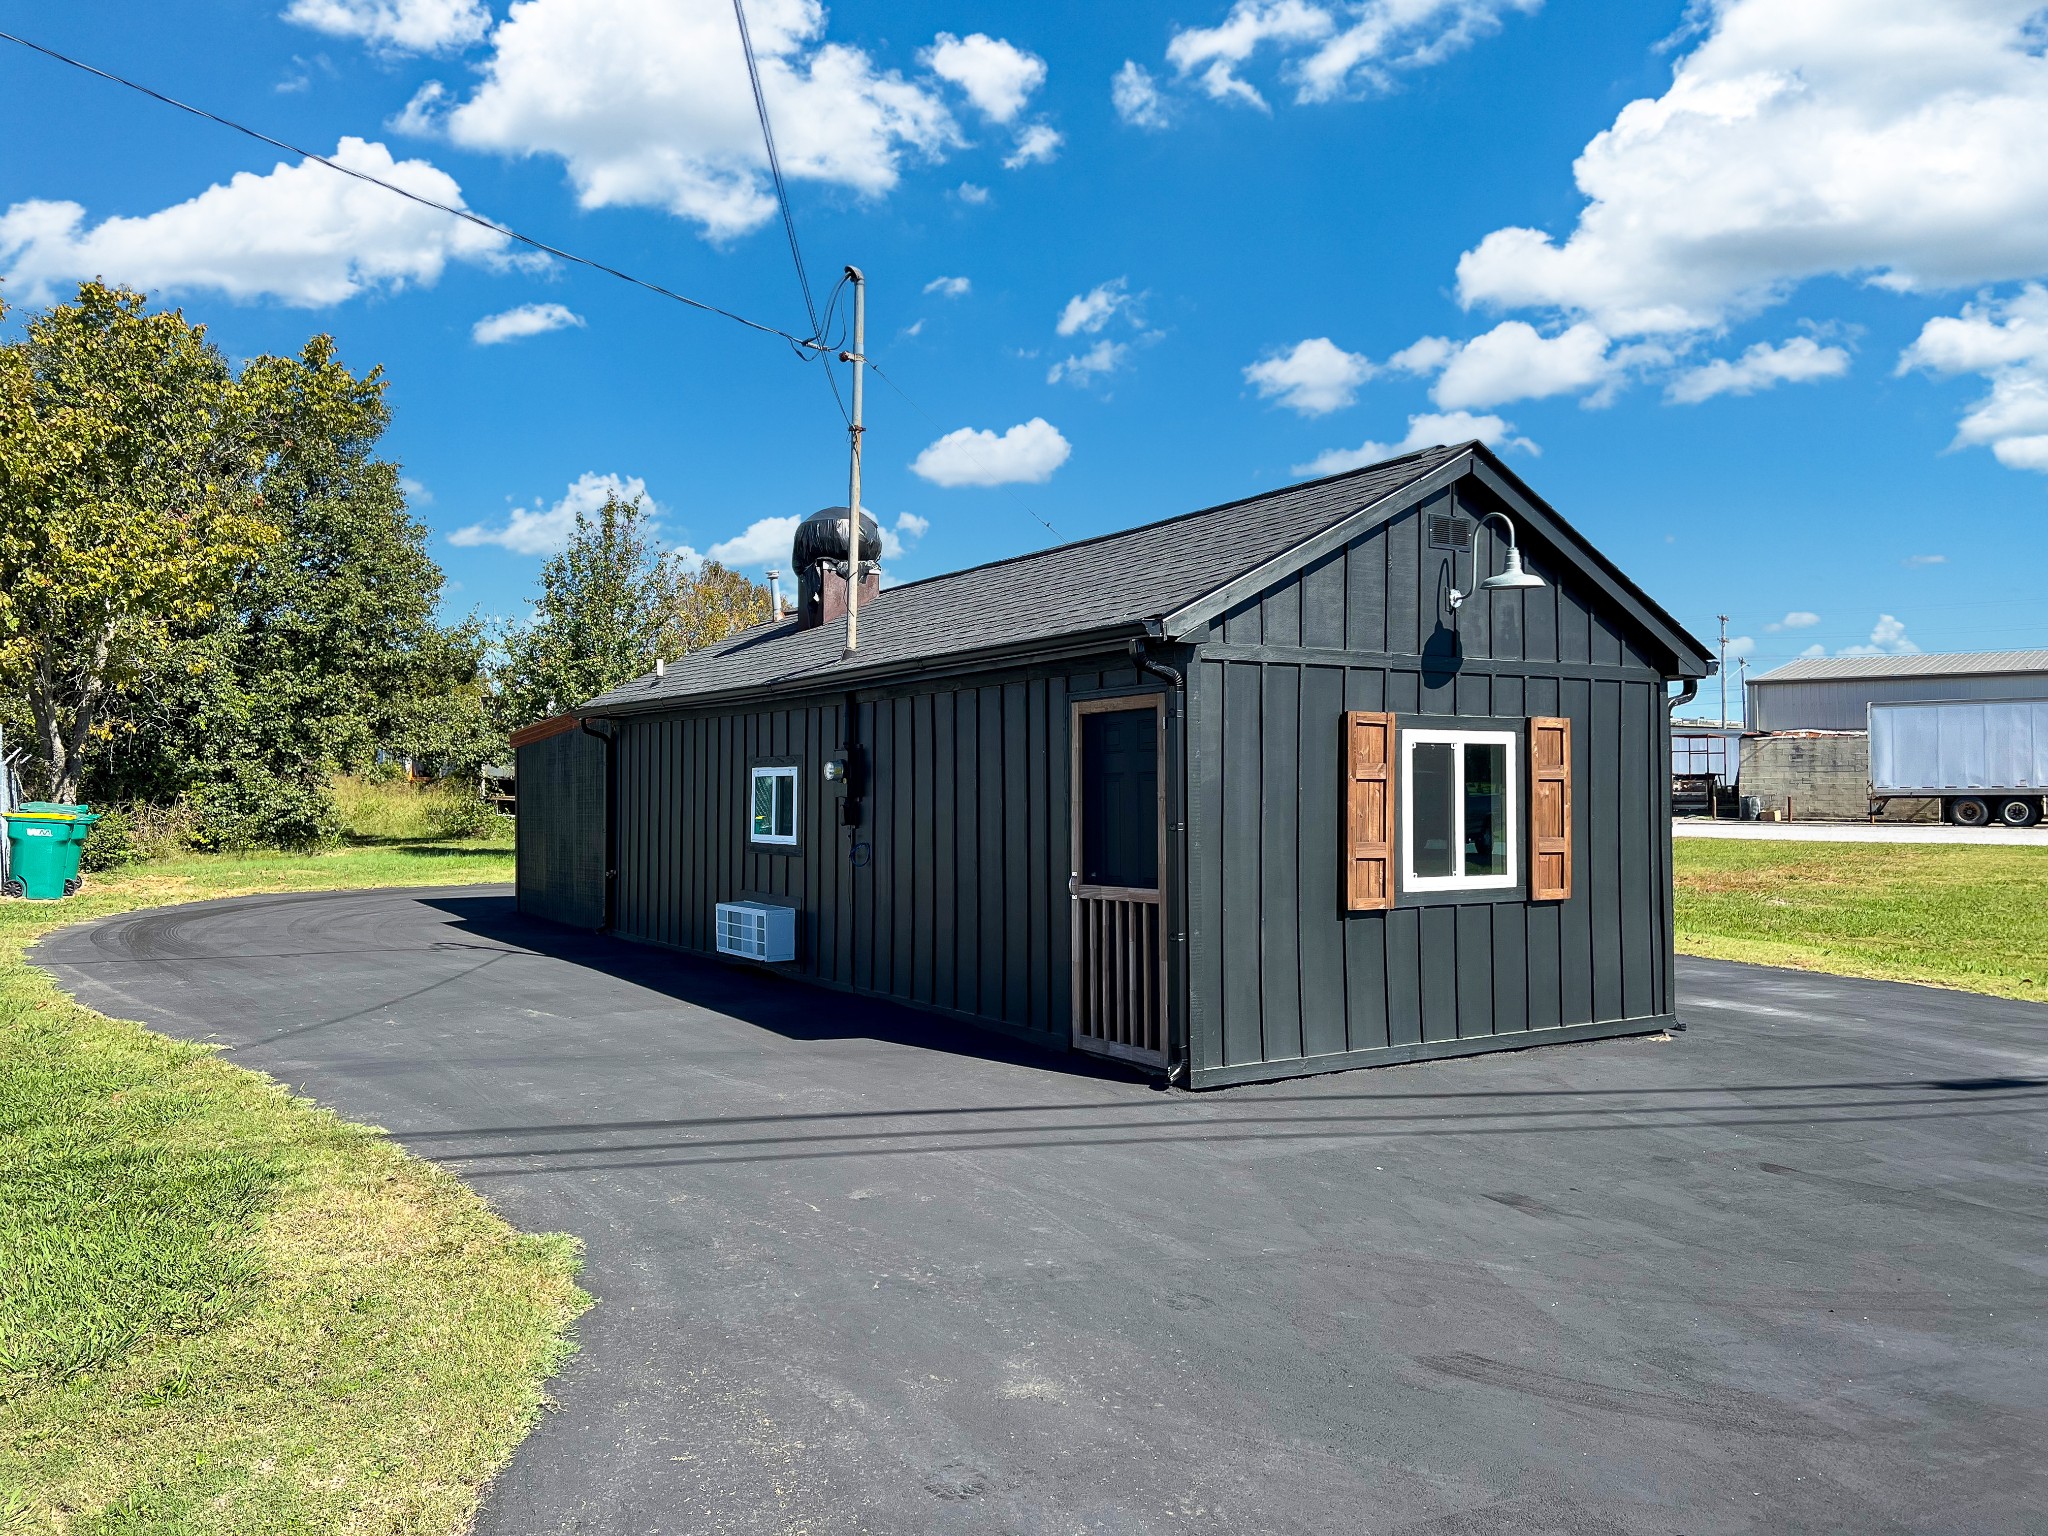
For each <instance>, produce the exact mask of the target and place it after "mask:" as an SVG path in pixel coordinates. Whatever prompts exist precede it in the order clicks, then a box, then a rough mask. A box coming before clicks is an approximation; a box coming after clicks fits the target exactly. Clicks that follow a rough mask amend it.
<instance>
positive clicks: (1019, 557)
mask: <svg viewBox="0 0 2048 1536" xmlns="http://www.w3.org/2000/svg"><path fill="white" fill-rule="evenodd" d="M1478 441H1479V439H1478V438H1470V439H1468V440H1466V441H1465V442H1462V443H1437V444H1434V445H1433V446H1431V447H1428V448H1417V449H1415V450H1414V451H1413V452H1412V453H1400V454H1396V455H1394V457H1393V458H1391V459H1380V460H1378V461H1376V462H1375V463H1371V464H1361V465H1359V466H1358V467H1357V468H1356V469H1346V470H1340V471H1339V472H1338V473H1336V474H1334V475H1320V476H1318V477H1317V478H1315V479H1313V480H1298V481H1296V482H1295V483H1294V484H1292V485H1282V486H1277V487H1275V488H1274V489H1273V490H1270V491H1254V492H1253V493H1252V494H1251V495H1249V496H1239V497H1237V498H1236V499H1235V500H1232V501H1219V502H1217V503H1215V505H1213V506H1207V507H1196V508H1195V509H1194V510H1193V511H1190V512H1176V513H1174V514H1173V515H1172V516H1171V517H1158V518H1154V519H1153V520H1152V521H1151V522H1149V523H1135V524H1133V525H1132V526H1131V527H1129V528H1112V529H1110V530H1109V531H1108V532H1106V533H1093V534H1090V535H1089V536H1088V537H1087V538H1085V539H1069V540H1068V541H1067V542H1066V543H1064V544H1048V545H1046V546H1045V548H1043V549H1027V550H1024V551H1022V552H1021V553H1019V554H1014V555H1004V556H1003V557H1002V558H1001V559H999V560H984V561H982V563H981V564H979V565H963V566H961V567H960V568H959V569H958V570H952V571H938V572H935V573H933V574H932V575H930V576H920V577H918V579H917V580H916V581H906V582H904V583H903V584H902V585H901V586H893V587H885V588H884V589H883V595H884V596H887V595H888V594H889V593H891V592H908V591H909V590H910V589H911V588H913V587H922V586H925V585H927V584H928V583H930V582H934V581H950V580H951V579H952V578H953V577H955V576H969V575H972V574H973V573H974V572H976V571H987V570H993V569H994V568H995V567H996V566H999V565H1015V564H1018V563H1021V562H1022V561H1025V560H1035V559H1037V558H1039V557H1040V556H1041V555H1057V554H1061V553H1064V552H1065V551H1067V550H1070V549H1082V548H1085V547H1086V546H1088V545H1090V544H1100V543H1101V542H1102V541H1103V540H1105V539H1120V538H1123V537H1124V536H1126V535H1127V534H1133V533H1143V532H1144V531H1145V530H1146V529H1148V528H1164V527H1165V526H1166V525H1167V524H1169V523H1179V522H1185V521H1186V520H1187V519H1189V518H1191V517H1206V516H1207V515H1208V514H1209V513H1211V512H1227V511H1229V510H1230V508H1232V507H1242V506H1246V505H1249V504H1250V503H1251V502H1254V501H1269V500H1271V499H1272V498H1273V497H1275V496H1286V495H1289V494H1291V493H1293V492H1295V491H1306V490H1310V489H1312V488H1314V487H1316V486H1319V485H1333V484H1335V483H1336V482H1337V481H1339V480H1349V479H1353V478H1355V477H1357V476H1359V475H1366V474H1371V473H1374V472H1375V471H1378V470H1383V469H1391V468H1393V466H1395V465H1396V464H1400V463H1404V462H1405V461H1407V460H1409V459H1419V458H1423V457H1425V456H1427V455H1429V454H1433V453H1463V452H1465V451H1467V450H1468V449H1470V448H1471V447H1473V446H1474V445H1475V444H1477V443H1478ZM876 601H880V599H879V598H878V599H876Z"/></svg>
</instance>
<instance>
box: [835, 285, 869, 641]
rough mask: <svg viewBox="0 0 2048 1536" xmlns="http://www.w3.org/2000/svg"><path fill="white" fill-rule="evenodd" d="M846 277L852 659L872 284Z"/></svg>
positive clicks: (848, 567)
mask: <svg viewBox="0 0 2048 1536" xmlns="http://www.w3.org/2000/svg"><path fill="white" fill-rule="evenodd" d="M846 277H847V281H848V282H850V283H852V284H853V350H852V351H851V352H842V353H840V354H839V361H841V362H842V363H851V364H853V420H852V421H851V422H849V423H848V424H847V429H846V430H847V436H848V437H850V438H851V439H852V440H853V465H852V469H851V471H850V472H849V475H848V488H847V493H846V501H847V508H846V511H847V521H848V522H849V523H850V524H851V525H852V526H851V528H850V529H849V530H848V532H847V536H846V539H847V543H846V654H847V655H849V656H851V655H852V654H853V653H854V652H855V651H857V650H859V649H860V577H861V571H860V542H861V540H860V435H861V424H860V370H861V365H862V364H863V363H865V362H866V361H867V358H866V356H865V355H864V354H865V353H866V352H867V345H868V280H867V279H866V278H865V277H863V276H862V275H861V270H860V268H859V267H848V268H847V269H846Z"/></svg>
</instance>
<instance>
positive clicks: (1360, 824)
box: [1344, 710, 1394, 912]
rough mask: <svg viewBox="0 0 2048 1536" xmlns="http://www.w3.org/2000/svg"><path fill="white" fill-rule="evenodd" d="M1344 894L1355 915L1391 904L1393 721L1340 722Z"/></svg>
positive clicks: (1363, 715)
mask: <svg viewBox="0 0 2048 1536" xmlns="http://www.w3.org/2000/svg"><path fill="white" fill-rule="evenodd" d="M1344 889H1345V892H1346V898H1345V905H1346V906H1347V907H1348V908H1349V909H1350V910H1351V911H1353V912H1371V911H1377V910H1380V909H1383V908H1387V907H1391V906H1392V905H1393V904H1394V717H1393V716H1392V715H1383V714H1373V713H1369V712H1366V711H1362V710H1354V711H1352V712H1351V713H1350V714H1347V715H1346V716H1345V717H1344Z"/></svg>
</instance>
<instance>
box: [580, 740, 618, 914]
mask: <svg viewBox="0 0 2048 1536" xmlns="http://www.w3.org/2000/svg"><path fill="white" fill-rule="evenodd" d="M576 724H577V725H578V726H579V727H580V728H581V729H582V731H583V734H584V735H586V736H595V737H596V738H597V739H598V740H599V741H601V742H603V743H604V921H603V922H601V923H600V924H599V925H598V929H597V931H598V932H599V933H610V932H611V931H612V915H613V903H614V900H615V897H614V893H615V892H616V891H617V889H618V884H619V723H618V721H616V720H583V719H579V720H578V721H577V722H576ZM598 725H605V726H609V727H610V729H609V730H603V731H600V730H596V729H593V727H595V726H598Z"/></svg>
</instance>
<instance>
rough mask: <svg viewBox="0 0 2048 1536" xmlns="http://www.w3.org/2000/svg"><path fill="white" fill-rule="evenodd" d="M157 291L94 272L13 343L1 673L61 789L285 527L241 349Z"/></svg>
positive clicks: (8, 356)
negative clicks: (142, 682) (270, 486)
mask: <svg viewBox="0 0 2048 1536" xmlns="http://www.w3.org/2000/svg"><path fill="white" fill-rule="evenodd" d="M145 302H146V301H145V300H144V298H143V296H142V295H141V294H139V293H134V292H131V291H129V290H126V289H118V288H110V287H107V286H106V285H104V284H101V283H98V282H91V283H86V284H85V285H84V286H82V287H81V288H80V289H79V293H78V300H77V302H76V303H73V304H65V305H59V306H57V307H56V308H54V309H51V310H49V311H47V312H45V313H43V314H41V315H38V316H37V317H35V318H34V319H33V320H31V321H30V322H29V324H28V327H27V329H26V332H25V334H24V336H23V338H22V339H21V340H20V341H18V342H14V343H10V344H7V345H5V346H0V680H4V681H5V682H8V683H11V684H13V685H14V686H16V687H18V688H19V689H20V690H21V692H22V694H23V695H24V697H25V699H26V701H27V704H28V711H29V715H30V717H31V719H32V721H33V723H34V729H35V736H36V746H37V748H38V753H39V756H40V757H41V758H42V766H43V770H44V776H45V781H46V785H45V787H46V792H47V793H48V794H49V795H50V797H51V798H52V799H57V800H72V799H75V798H76V797H77V793H78V784H79V776H80V772H81V770H82V768H83V766H84V761H85V755H86V750H87V747H88V745H89V744H91V743H92V742H94V741H95V740H98V739H103V738H104V737H105V735H106V734H107V720H106V715H105V709H106V705H107V703H108V701H109V699H110V697H111V696H112V695H113V694H114V693H115V692H116V691H117V690H119V689H120V688H122V687H123V686H124V684H127V683H129V682H131V681H133V680H134V679H136V678H139V677H140V676H142V675H143V674H144V673H146V672H147V671H148V670H149V667H150V664H151V663H152V662H153V661H154V660H156V659H158V658H159V657H160V656H161V654H162V653H163V652H164V650H165V649H166V647H167V645H168V644H169V643H170V641H171V640H172V638H173V635H174V633H175V632H176V631H178V630H179V629H180V628H181V627H184V626H189V625H191V624H192V623H193V621H194V620H195V619H201V618H204V617H205V616H206V615H208V614H210V613H212V612H213V611H214V610H215V608H216V606H217V604H218V602H219V600H220V598H221V597H222V596H223V594H224V593H225V591H226V590H227V588H228V586H229V584H230V583H231V581H232V578H233V577H234V575H235V573H236V572H237V571H239V570H241V569H242V568H243V567H244V566H246V565H247V564H248V562H249V561H250V560H252V559H253V558H254V557H255V556H256V555H257V553H258V552H259V551H261V550H262V549H264V548H265V547H267V546H268V545H269V544H271V543H272V542H274V541H275V540H276V538H277V528H276V527H275V525H274V524H272V523H271V522H270V521H269V520H268V519H267V518H266V517H265V515H264V508H263V504H262V498H261V496H260V494H259V493H258V491H257V488H256V470H257V466H258V461H259V455H260V450H259V448H258V446H257V442H256V434H254V433H253V432H252V431H251V423H250V419H249V412H248V410H247V409H246V404H245V401H244V399H243V396H242V393H241V391H240V390H239V389H238V388H237V387H236V384H235V381H234V379H233V378H232V377H231V375H230V373H229V370H228V367H227V364H226V362H225V360H224V359H223V358H222V357H221V355H220V353H219V351H218V350H217V349H216V348H215V347H214V346H213V345H212V344H211V343H209V342H208V341H207V340H206V333H205V330H204V328H203V327H200V326H194V325H190V324H188V323H186V321H185V318H184V316H183V315H182V314H181V313H179V312H178V311H175V310H172V311H166V312H159V313H155V314H150V313H146V312H145V311H144V304H145Z"/></svg>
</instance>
